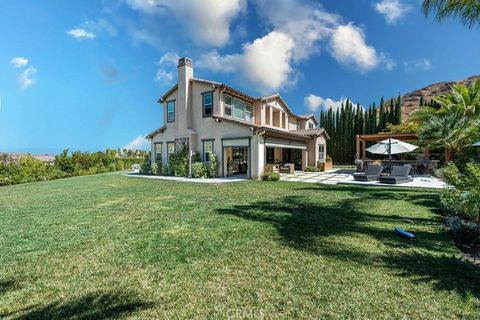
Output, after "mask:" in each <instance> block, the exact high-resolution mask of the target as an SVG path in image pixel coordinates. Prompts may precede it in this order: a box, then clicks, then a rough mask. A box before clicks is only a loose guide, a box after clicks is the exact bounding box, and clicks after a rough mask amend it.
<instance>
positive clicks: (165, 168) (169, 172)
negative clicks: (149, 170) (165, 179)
mask: <svg viewBox="0 0 480 320" xmlns="http://www.w3.org/2000/svg"><path fill="white" fill-rule="evenodd" d="M161 174H162V176H171V175H172V174H173V173H172V170H171V169H170V166H169V165H168V164H166V165H164V166H162V170H161Z"/></svg>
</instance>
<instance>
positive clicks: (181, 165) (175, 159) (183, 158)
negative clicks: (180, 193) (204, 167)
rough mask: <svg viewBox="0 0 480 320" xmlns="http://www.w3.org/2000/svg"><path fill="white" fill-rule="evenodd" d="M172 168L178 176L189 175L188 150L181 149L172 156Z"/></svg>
mask: <svg viewBox="0 0 480 320" xmlns="http://www.w3.org/2000/svg"><path fill="white" fill-rule="evenodd" d="M169 165H170V169H171V170H172V172H173V175H175V176H177V177H186V176H188V154H187V152H186V151H180V152H177V153H175V154H173V155H172V156H170V162H169Z"/></svg>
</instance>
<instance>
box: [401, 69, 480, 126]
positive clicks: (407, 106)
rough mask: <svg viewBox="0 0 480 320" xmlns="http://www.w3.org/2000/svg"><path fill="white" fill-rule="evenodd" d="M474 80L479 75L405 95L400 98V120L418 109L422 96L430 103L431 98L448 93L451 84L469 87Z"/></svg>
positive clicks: (438, 84) (433, 85)
mask: <svg viewBox="0 0 480 320" xmlns="http://www.w3.org/2000/svg"><path fill="white" fill-rule="evenodd" d="M475 79H480V75H477V76H472V77H469V78H467V79H465V80H460V81H451V82H439V83H435V84H432V85H429V86H428V87H425V88H422V89H419V90H415V91H412V92H410V93H407V94H406V95H404V96H403V97H402V119H403V120H406V119H408V118H409V117H410V115H411V114H412V113H413V112H414V111H416V110H417V109H418V107H419V104H420V97H421V96H423V99H424V100H426V101H430V99H431V98H433V97H434V96H436V95H438V94H441V93H447V92H449V91H450V88H451V86H452V85H453V84H457V83H459V84H466V85H469V84H470V83H472V82H473V81H474V80H475Z"/></svg>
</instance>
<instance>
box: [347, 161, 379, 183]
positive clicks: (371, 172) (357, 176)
mask: <svg viewBox="0 0 480 320" xmlns="http://www.w3.org/2000/svg"><path fill="white" fill-rule="evenodd" d="M382 170H383V166H379V165H371V166H368V168H367V169H366V170H365V172H358V173H357V172H356V173H354V174H353V179H354V180H355V181H375V180H377V179H378V177H379V176H380V173H382Z"/></svg>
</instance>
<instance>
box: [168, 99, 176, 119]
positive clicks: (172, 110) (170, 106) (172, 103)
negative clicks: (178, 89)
mask: <svg viewBox="0 0 480 320" xmlns="http://www.w3.org/2000/svg"><path fill="white" fill-rule="evenodd" d="M167 122H175V100H172V101H168V102H167Z"/></svg>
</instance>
